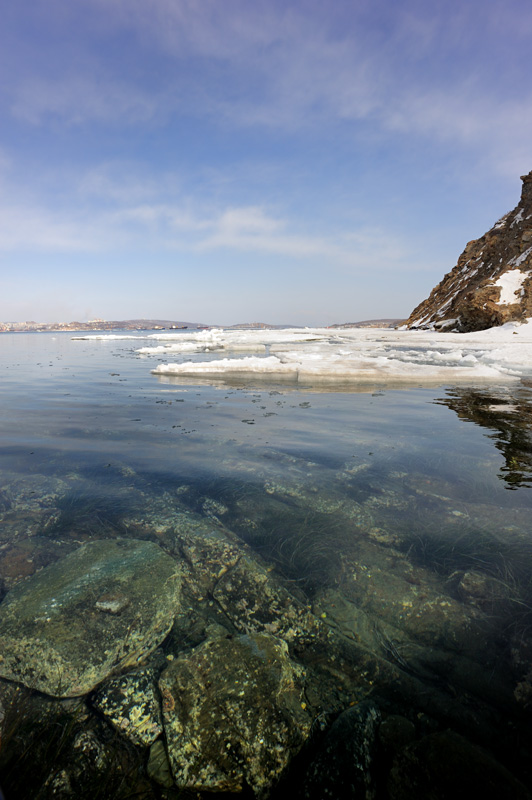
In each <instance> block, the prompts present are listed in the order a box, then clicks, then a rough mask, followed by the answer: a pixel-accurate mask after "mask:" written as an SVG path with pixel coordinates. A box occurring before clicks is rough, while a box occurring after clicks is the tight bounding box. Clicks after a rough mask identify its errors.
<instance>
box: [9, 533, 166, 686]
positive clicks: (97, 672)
mask: <svg viewBox="0 0 532 800" xmlns="http://www.w3.org/2000/svg"><path fill="white" fill-rule="evenodd" d="M180 589H181V573H180V569H179V566H178V565H177V564H176V562H175V561H174V560H173V559H172V558H170V556H168V555H167V554H166V553H164V552H163V551H162V550H161V548H160V547H158V546H157V545H155V544H153V543H152V542H145V541H138V540H135V539H133V540H127V539H115V540H102V541H94V542H89V543H87V544H85V545H83V546H82V547H80V548H78V549H77V550H75V551H74V552H73V553H70V555H68V556H66V557H65V558H63V559H62V560H60V561H58V562H56V563H55V564H52V565H51V566H49V567H46V568H45V569H43V570H42V571H41V572H39V573H37V574H36V575H34V576H32V577H31V578H29V579H28V580H27V581H23V582H22V583H19V584H17V586H15V587H14V588H13V589H12V590H11V591H10V592H9V593H8V594H7V595H6V597H5V598H4V600H3V601H2V603H0V653H1V656H0V676H2V677H4V678H8V679H9V680H12V681H17V682H20V683H23V684H25V685H26V686H28V687H30V688H32V689H38V690H39V691H41V692H44V693H46V694H50V695H53V696H56V697H72V696H76V695H81V694H86V693H87V692H89V691H90V690H91V689H93V688H94V687H95V686H96V685H97V684H98V683H100V682H101V681H102V680H104V679H105V678H106V677H108V676H109V675H110V674H111V673H112V672H113V671H114V670H116V669H118V668H120V669H123V668H125V667H128V666H136V665H137V664H138V663H139V662H140V661H141V660H142V659H143V658H144V657H146V656H147V655H148V654H149V653H151V652H152V651H153V650H154V649H155V648H156V647H157V646H158V645H159V644H160V642H161V641H162V640H163V639H164V638H165V636H166V634H167V633H168V631H169V630H170V628H171V626H172V622H173V619H174V616H175V615H176V613H177V611H178V610H179V602H180ZM113 596H120V597H123V596H125V597H127V599H128V601H129V602H128V603H127V604H126V605H125V607H124V608H123V610H122V611H121V613H115V614H113V613H108V612H107V611H105V610H104V609H101V608H99V607H98V603H99V602H101V601H102V599H105V600H107V601H108V600H109V599H110V598H112V597H113Z"/></svg>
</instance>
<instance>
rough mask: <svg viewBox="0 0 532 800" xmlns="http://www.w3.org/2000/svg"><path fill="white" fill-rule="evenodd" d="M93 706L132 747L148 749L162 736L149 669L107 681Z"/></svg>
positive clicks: (157, 706) (95, 698) (153, 676)
mask: <svg viewBox="0 0 532 800" xmlns="http://www.w3.org/2000/svg"><path fill="white" fill-rule="evenodd" d="M93 705H94V707H95V708H97V709H98V711H100V712H101V713H102V714H103V715H104V717H107V719H108V720H109V721H110V722H111V723H112V724H113V725H114V726H115V728H117V729H118V730H119V731H120V732H121V733H123V734H124V736H126V737H127V738H128V739H130V741H132V742H133V744H137V745H142V746H144V747H146V746H149V745H151V744H152V743H153V742H154V741H155V740H156V739H157V737H158V736H159V735H160V734H161V733H162V730H163V721H162V717H161V709H160V705H159V697H158V691H157V688H156V683H155V674H154V671H153V670H151V669H144V670H138V671H137V672H132V673H129V674H127V675H122V676H120V677H119V678H113V679H112V680H110V681H106V683H105V684H104V685H103V686H102V687H101V688H100V689H99V690H98V692H97V693H96V695H95V697H94V699H93Z"/></svg>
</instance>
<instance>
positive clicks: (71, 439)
mask: <svg viewBox="0 0 532 800" xmlns="http://www.w3.org/2000/svg"><path fill="white" fill-rule="evenodd" d="M141 344H142V342H141V341H139V342H136V341H135V340H131V339H125V340H108V341H72V340H71V335H70V334H3V335H2V337H1V338H0V376H1V387H0V391H1V398H2V399H1V414H0V442H1V444H0V485H1V489H0V518H1V520H2V527H1V536H0V547H1V549H0V570H1V572H0V577H1V587H3V592H4V593H5V592H7V591H9V589H10V588H11V587H12V586H13V585H15V584H16V583H17V582H18V581H20V580H21V579H22V578H24V577H26V576H28V575H30V574H32V572H33V571H34V570H35V569H38V568H40V567H42V566H46V564H47V563H50V561H53V560H56V559H57V558H58V557H60V556H61V553H62V552H63V551H64V552H66V551H67V550H68V551H69V550H70V549H71V548H72V546H73V545H74V544H77V543H79V542H82V541H86V540H87V539H88V538H91V537H93V538H97V537H99V536H105V537H107V536H109V535H115V534H116V535H117V536H124V535H128V532H129V531H130V530H131V529H132V526H133V528H134V527H135V525H136V526H137V527H136V528H135V530H138V525H139V522H138V521H139V519H141V520H142V521H143V525H144V528H145V529H146V530H149V529H153V530H154V531H157V530H158V529H159V528H161V527H164V513H165V509H168V510H171V509H172V508H174V507H175V508H179V509H185V510H186V509H189V510H190V511H191V512H194V513H196V514H199V515H203V516H204V517H206V518H208V519H216V520H217V521H219V522H221V523H223V525H224V526H226V527H227V528H229V529H230V530H232V531H233V532H234V533H236V534H237V536H238V537H240V538H241V539H242V540H243V541H244V542H246V543H247V544H249V545H250V546H251V547H252V548H254V549H255V550H256V552H258V553H260V555H261V556H262V557H263V558H264V559H265V560H266V561H267V562H268V563H270V564H271V565H272V567H273V569H274V570H275V571H276V572H277V573H278V574H279V576H281V578H282V579H283V581H285V582H286V585H291V584H292V585H293V586H294V589H297V591H298V592H300V593H303V595H304V596H305V597H306V598H307V600H308V602H309V603H316V604H317V605H316V611H317V612H321V611H322V609H324V610H323V612H322V615H323V618H328V619H330V620H331V622H335V624H336V625H337V627H339V629H342V624H344V623H343V622H342V620H339V621H338V620H336V621H334V620H333V619H332V617H331V613H332V612H331V608H336V607H337V604H336V605H335V603H334V602H332V600H331V597H332V598H333V599H334V598H336V599H338V597H340V596H347V597H349V598H350V601H353V602H355V601H357V596H356V592H355V590H354V589H353V587H352V586H351V587H350V586H349V585H347V583H346V577H345V575H346V569H347V568H346V564H347V565H353V564H359V563H360V559H363V560H364V559H365V562H367V563H368V564H369V563H371V565H372V567H371V568H372V571H373V574H374V575H376V576H377V577H375V578H374V582H373V583H371V585H369V584H368V586H367V587H366V588H367V590H368V591H369V592H371V593H372V594H373V595H379V596H380V601H379V602H380V603H381V605H382V604H385V603H386V602H387V601H386V598H387V591H388V589H387V587H386V586H384V585H383V586H380V587H379V585H378V580H382V581H386V580H392V579H393V574H392V572H391V571H390V569H391V568H390V563H391V562H390V553H394V552H395V553H398V554H400V556H401V558H402V559H403V561H402V562H401V563H402V564H403V566H404V563H405V560H406V561H407V562H408V564H411V565H413V567H414V568H415V569H419V570H420V572H419V573H416V577H415V580H416V581H418V582H419V581H420V580H424V578H423V576H427V580H429V578H430V576H434V579H435V580H436V581H438V582H439V583H438V586H445V587H450V588H449V592H450V595H451V596H454V597H458V598H459V599H460V600H461V601H467V602H470V603H471V602H473V604H475V603H476V606H475V607H477V606H478V607H482V608H483V609H484V610H485V609H486V607H487V606H488V605H489V603H490V602H491V603H492V606H490V609H489V610H490V611H493V612H494V613H496V614H499V613H500V615H502V616H501V618H502V617H504V624H503V625H502V626H501V629H500V630H503V631H505V636H507V641H506V642H504V643H503V644H502V645H500V643H498V645H497V646H498V647H499V648H500V652H502V653H504V654H505V655H504V657H505V658H506V657H508V659H510V656H509V653H510V651H511V650H512V648H514V650H515V647H516V645H515V641H516V637H518V639H519V641H520V642H521V643H522V648H523V652H521V653H520V654H519V656H518V659H521V661H520V662H519V663H517V665H516V664H515V663H514V665H513V666H512V667H511V669H513V670H514V672H515V676H514V678H513V685H514V686H516V685H517V684H518V683H519V678H521V679H524V678H525V676H526V663H525V662H526V659H527V658H528V656H529V650H528V649H527V648H528V644H527V637H529V636H530V628H531V627H532V612H531V604H532V586H531V578H530V574H531V573H530V567H531V565H532V532H531V530H530V508H531V506H532V492H531V491H530V487H531V486H532V483H531V476H532V444H531V437H530V422H531V419H532V417H531V414H532V391H531V390H530V389H529V388H528V387H527V386H524V385H521V384H515V385H514V386H510V387H509V386H508V385H504V386H500V387H497V386H491V387H476V388H475V387H471V388H468V387H463V386H461V387H454V388H453V387H440V388H433V387H432V388H430V389H424V388H412V389H408V390H386V389H382V388H379V389H376V390H374V391H367V392H364V393H358V392H355V391H313V388H312V387H311V386H309V387H307V388H301V387H298V388H297V389H294V388H290V387H287V386H283V385H267V384H264V383H260V384H255V385H254V384H253V383H252V382H251V383H247V384H240V385H229V384H226V383H217V384H213V385H210V384H208V383H204V384H203V385H201V384H198V383H197V382H194V381H192V380H190V381H188V382H187V381H185V380H182V381H181V382H172V380H171V379H168V378H167V379H161V378H156V377H155V376H153V375H152V374H150V369H152V368H153V367H154V366H156V364H157V363H158V359H157V358H156V357H150V358H148V357H142V356H139V355H138V354H137V353H136V352H135V350H136V348H137V347H138V346H140V345H141ZM187 358H190V356H189V355H188V354H187ZM202 358H203V359H204V358H205V355H204V354H202ZM43 543H44V544H43ZM368 548H371V549H368ZM381 554H382V555H381ZM357 559H358V561H357ZM368 569H369V568H368ZM379 570H380V574H381V578H380V579H379V578H378V573H379ZM347 571H348V570H347ZM472 574H473V575H477V576H478V575H481V576H487V577H488V578H489V579H494V580H495V581H497V582H499V583H501V584H502V583H504V584H505V585H506V586H507V587H508V586H509V587H510V589H508V590H504V591H506V594H504V591H503V590H502V589H501V592H502V594H501V595H500V596H496V597H495V598H494V596H489V592H490V591H491V589H489V587H488V589H486V587H485V586H484V589H482V588H481V589H480V590H478V591H479V592H480V595H479V596H478V597H476V598H475V590H474V588H473V589H472V588H471V580H472V579H471V578H470V577H469V578H468V577H467V576H471V575H472ZM420 575H421V578H420ZM464 575H465V576H466V579H464ZM390 576H391V577H390ZM430 579H431V580H432V578H430ZM412 580H414V578H412ZM468 581H469V583H468ZM431 585H432V584H431ZM497 585H499V584H497ZM368 587H369V588H368ZM468 587H469V588H468ZM483 591H484V594H482V592H483ZM453 592H454V595H453ZM468 592H469V595H468ZM335 593H336V594H335ZM508 593H510V594H511V597H509V594H508ZM501 597H502V598H503V600H504V602H502V600H501ZM498 601H500V606H501V610H500V611H499V609H498V607H497V608H496V607H495V606H496V604H497V602H498ZM365 602H366V601H364V603H365ZM364 607H365V608H366V609H367V611H368V613H371V614H373V613H376V612H375V609H374V608H372V607H371V604H370V605H367V604H366V605H365V606H364ZM380 613H381V612H379V614H380ZM333 616H334V614H333ZM381 617H382V620H383V624H385V625H387V624H390V625H392V626H394V625H396V624H397V620H396V619H395V618H394V616H393V612H391V617H389V618H388V617H387V616H386V612H385V611H384V612H382V615H381ZM381 617H379V619H380V618H381ZM344 622H345V621H344ZM390 630H391V628H390ZM500 630H499V631H498V633H497V635H498V636H500ZM416 635H417V633H416ZM381 638H382V637H381ZM418 638H419V637H418ZM386 641H389V636H387V638H386ZM523 642H524V644H523ZM439 646H441V647H442V649H443V650H445V648H446V643H445V641H441V642H439ZM520 646H521V645H520ZM390 647H391V645H390ZM395 656H396V661H397V660H398V659H399V655H398V654H397V653H395ZM403 656H404V658H405V659H406V658H407V656H408V653H406V651H405V652H404V653H403V655H401V659H402V658H403ZM423 663H425V665H426V662H423ZM412 664H414V666H412ZM404 666H405V668H407V669H408V665H407V664H404ZM492 668H493V665H492V664H486V669H487V670H490V669H492ZM410 669H411V670H412V671H414V672H416V673H417V674H419V669H420V668H419V665H417V666H416V662H415V658H414V659H413V661H412V663H411V664H410ZM509 669H510V667H509ZM440 678H441V676H440ZM522 691H523V692H525V695H526V691H528V688H527V687H526V686H525V688H524V689H522ZM531 697H532V695H531ZM528 704H529V700H527V698H526V696H525V700H524V706H525V708H526V706H527V705H528Z"/></svg>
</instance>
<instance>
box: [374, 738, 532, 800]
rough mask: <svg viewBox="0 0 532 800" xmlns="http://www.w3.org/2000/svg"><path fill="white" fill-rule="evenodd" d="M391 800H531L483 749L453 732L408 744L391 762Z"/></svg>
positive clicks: (389, 788) (518, 782) (520, 785)
mask: <svg viewBox="0 0 532 800" xmlns="http://www.w3.org/2000/svg"><path fill="white" fill-rule="evenodd" d="M388 792H389V796H390V799H391V800H447V798H449V797H456V798H461V797H464V798H465V797H482V798H483V800H501V798H510V797H511V798H512V800H530V797H531V795H530V794H529V793H528V791H527V790H526V788H525V787H524V786H523V784H522V783H521V782H520V781H518V780H517V779H516V778H515V777H514V776H513V775H512V773H511V772H509V770H507V769H506V767H504V766H503V765H502V764H500V763H499V762H498V761H496V760H495V759H494V758H493V756H491V755H490V753H488V752H487V751H486V750H483V749H482V748H480V747H477V746H476V745H474V744H471V743H470V742H468V741H467V739H464V738H463V737H462V736H459V735H458V734H457V733H454V732H453V731H445V732H443V733H432V734H429V735H428V736H425V737H424V738H423V739H420V740H419V741H417V742H414V743H412V744H410V745H408V746H407V747H406V748H405V749H404V750H403V751H402V752H401V753H400V754H399V755H398V756H397V757H396V758H395V760H394V763H393V766H392V769H391V771H390V776H389V780H388Z"/></svg>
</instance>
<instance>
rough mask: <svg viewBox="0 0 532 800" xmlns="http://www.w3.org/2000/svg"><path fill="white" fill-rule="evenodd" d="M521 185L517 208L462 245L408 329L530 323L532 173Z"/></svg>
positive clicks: (467, 328) (463, 328)
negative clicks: (478, 237)
mask: <svg viewBox="0 0 532 800" xmlns="http://www.w3.org/2000/svg"><path fill="white" fill-rule="evenodd" d="M521 180H522V181H523V189H522V193H521V200H520V201H519V203H518V205H517V206H516V207H515V208H514V209H513V211H509V212H508V214H506V215H505V216H504V217H502V218H501V219H500V220H499V221H498V222H496V223H495V225H494V226H493V227H492V228H491V230H489V231H488V232H487V233H485V234H484V236H481V237H480V239H474V240H473V241H471V242H469V243H468V244H467V246H466V248H465V250H464V252H463V253H462V255H461V256H460V258H459V259H458V263H457V264H456V266H455V267H454V269H452V270H451V271H450V272H448V273H447V275H445V277H444V278H443V280H442V281H441V282H440V283H439V284H438V285H437V286H436V287H435V288H434V289H433V290H432V292H431V293H430V295H429V297H428V298H427V299H426V300H423V302H422V303H420V304H419V305H418V306H417V307H416V308H415V309H414V310H413V311H412V313H411V315H410V317H409V318H408V321H407V323H406V324H407V327H408V328H431V329H435V330H456V331H460V332H465V331H479V330H484V329H485V328H492V327H494V326H496V325H502V324H503V323H505V322H509V321H512V320H523V319H525V318H527V317H532V172H529V173H528V175H523V177H522V178H521Z"/></svg>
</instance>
